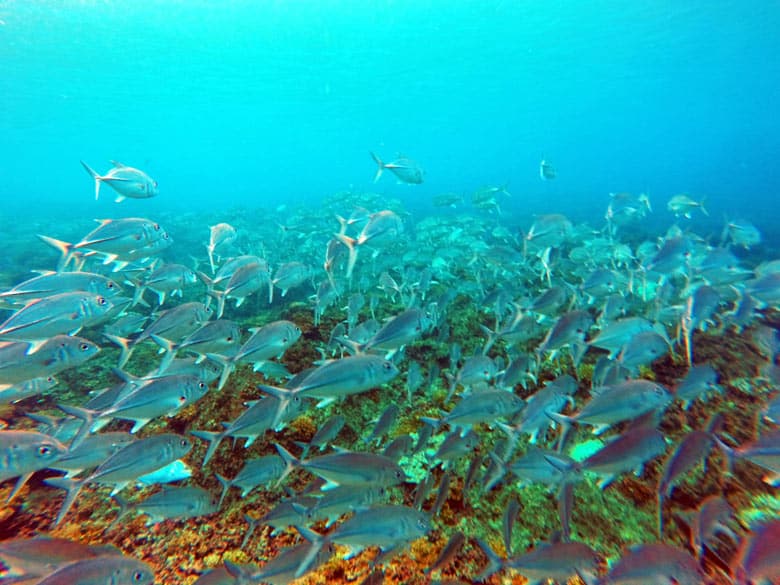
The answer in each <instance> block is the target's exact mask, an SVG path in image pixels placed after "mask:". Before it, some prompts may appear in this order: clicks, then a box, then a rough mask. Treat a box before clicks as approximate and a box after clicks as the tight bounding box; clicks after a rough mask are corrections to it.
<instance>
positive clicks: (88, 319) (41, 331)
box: [0, 291, 113, 353]
mask: <svg viewBox="0 0 780 585" xmlns="http://www.w3.org/2000/svg"><path fill="white" fill-rule="evenodd" d="M112 307H113V304H112V302H111V301H110V300H109V299H107V298H106V297H103V296H101V295H97V294H94V293H88V292H83V291H77V292H69V293H60V294H58V295H53V296H50V297H44V298H42V299H39V300H36V301H30V302H29V303H27V304H26V305H25V306H24V307H22V308H21V309H19V310H18V311H16V312H14V313H13V314H12V315H11V316H10V317H8V319H6V320H5V322H4V323H2V324H0V341H8V340H12V341H28V342H30V347H29V349H28V352H29V353H35V351H36V350H38V349H39V348H40V347H41V345H43V344H44V343H45V342H46V341H47V340H48V339H49V338H50V337H53V336H55V335H63V334H68V335H76V334H77V333H78V332H79V331H81V329H82V328H84V327H89V326H90V325H93V324H94V323H96V322H98V321H99V320H100V319H101V318H102V317H103V316H104V315H105V314H106V313H107V312H108V311H110V310H111V308H112Z"/></svg>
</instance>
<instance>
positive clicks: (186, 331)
mask: <svg viewBox="0 0 780 585" xmlns="http://www.w3.org/2000/svg"><path fill="white" fill-rule="evenodd" d="M212 314H213V311H212V310H211V309H209V308H208V307H206V306H205V305H204V304H203V303H199V302H189V303H183V304H181V305H176V306H175V307H173V308H171V309H167V310H166V311H163V312H162V313H160V314H159V315H158V317H157V318H156V319H155V320H154V321H153V322H152V323H151V324H150V325H149V326H148V327H147V328H146V329H144V330H143V331H142V332H141V333H140V334H139V335H138V336H137V337H136V338H135V339H133V340H132V341H131V340H129V339H126V338H122V337H116V336H112V335H109V336H107V337H108V339H110V340H111V341H112V342H114V343H116V344H117V345H118V346H119V347H120V349H121V354H120V356H119V364H118V366H119V367H120V368H122V367H124V365H125V364H126V363H127V361H128V360H129V359H130V356H131V355H132V353H133V351H134V350H135V348H136V347H137V346H138V345H139V344H140V343H143V342H144V341H147V340H149V341H155V337H153V336H156V337H157V338H159V339H158V340H157V341H155V343H157V344H158V345H159V343H160V340H170V341H172V342H176V341H180V340H182V339H184V338H185V337H187V336H188V335H191V334H192V333H194V332H195V331H197V330H198V329H200V328H201V327H202V326H203V325H204V324H205V323H206V322H207V321H208V320H209V319H210V318H211V315H212Z"/></svg>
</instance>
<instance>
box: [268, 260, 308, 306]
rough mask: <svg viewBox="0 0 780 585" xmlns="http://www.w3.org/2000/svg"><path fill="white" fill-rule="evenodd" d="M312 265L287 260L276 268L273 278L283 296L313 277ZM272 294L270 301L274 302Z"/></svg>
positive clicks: (274, 284)
mask: <svg viewBox="0 0 780 585" xmlns="http://www.w3.org/2000/svg"><path fill="white" fill-rule="evenodd" d="M311 275H312V270H311V267H310V266H308V265H307V264H304V263H303V262H297V261H296V262H285V263H284V264H282V265H281V266H279V268H277V269H276V272H275V273H274V277H273V279H272V280H271V282H272V283H273V286H275V287H276V288H278V289H279V290H281V291H282V297H284V296H285V295H286V294H287V291H289V290H290V289H291V288H295V287H297V286H300V285H301V284H303V283H304V282H306V281H307V280H309V278H311ZM272 297H273V295H272V294H271V299H270V302H273V298H272Z"/></svg>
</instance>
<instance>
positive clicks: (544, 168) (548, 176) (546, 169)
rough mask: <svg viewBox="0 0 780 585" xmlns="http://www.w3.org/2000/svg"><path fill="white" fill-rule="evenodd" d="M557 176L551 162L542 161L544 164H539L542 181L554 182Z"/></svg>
mask: <svg viewBox="0 0 780 585" xmlns="http://www.w3.org/2000/svg"><path fill="white" fill-rule="evenodd" d="M556 176H557V173H556V172H555V167H553V166H552V165H551V164H550V163H549V162H547V161H546V160H542V162H540V163H539V177H540V178H541V179H542V181H552V180H553V179H554V178H555V177H556Z"/></svg>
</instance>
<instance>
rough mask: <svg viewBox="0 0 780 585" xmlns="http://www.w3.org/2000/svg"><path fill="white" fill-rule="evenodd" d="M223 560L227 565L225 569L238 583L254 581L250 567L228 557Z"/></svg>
mask: <svg viewBox="0 0 780 585" xmlns="http://www.w3.org/2000/svg"><path fill="white" fill-rule="evenodd" d="M222 562H223V563H224V565H225V570H226V571H227V572H228V574H229V575H230V576H231V577H233V578H234V579H235V582H236V583H251V582H252V572H251V571H250V570H249V569H248V568H246V567H242V566H241V565H238V564H236V563H234V562H233V561H229V560H228V559H224V560H223V561H222Z"/></svg>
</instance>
